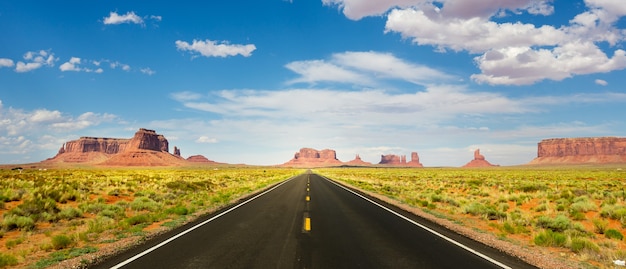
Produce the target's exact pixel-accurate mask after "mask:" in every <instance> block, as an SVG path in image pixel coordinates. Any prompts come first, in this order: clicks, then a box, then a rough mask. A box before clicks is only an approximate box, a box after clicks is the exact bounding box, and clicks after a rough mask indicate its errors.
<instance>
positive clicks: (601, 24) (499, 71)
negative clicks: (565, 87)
mask: <svg viewBox="0 0 626 269" xmlns="http://www.w3.org/2000/svg"><path fill="white" fill-rule="evenodd" d="M323 3H324V4H326V5H335V6H338V7H339V8H340V9H342V10H343V12H344V14H345V15H346V16H347V17H348V18H351V19H360V18H362V17H365V16H377V15H384V16H386V18H387V22H386V26H385V31H386V32H395V33H399V34H400V35H402V36H403V37H404V38H407V39H410V40H412V41H413V42H414V43H415V44H418V45H428V46H433V47H435V48H436V50H438V51H441V52H445V51H447V50H453V51H467V52H469V53H471V54H478V55H479V56H477V57H475V61H476V63H477V65H478V68H479V69H480V71H481V73H480V74H475V75H473V76H472V78H473V79H474V80H475V81H476V82H478V83H488V84H494V85H497V84H502V85H527V84H533V83H536V82H539V81H542V80H546V79H548V80H557V81H558V80H562V79H565V78H569V77H572V76H576V75H582V74H593V73H604V72H611V71H615V70H622V69H624V68H626V52H625V51H624V50H623V49H617V48H615V47H616V46H617V45H618V44H619V43H621V42H623V41H624V40H626V31H624V30H622V29H618V28H616V22H617V21H618V20H619V19H620V18H621V17H623V16H626V5H624V3H623V1H620V0H586V1H585V4H586V5H587V8H588V9H587V10H586V11H584V12H582V13H581V14H578V15H577V16H575V17H574V18H573V19H572V20H571V21H570V22H569V24H567V25H563V26H557V27H555V26H551V25H535V24H532V23H527V22H522V21H519V20H518V21H517V22H515V23H510V22H505V23H501V22H496V21H494V20H492V19H493V18H494V17H496V16H518V15H519V14H521V13H524V12H525V13H527V14H531V15H544V16H548V15H552V14H553V13H554V12H555V10H554V6H553V5H552V1H540V0H515V1H510V0H487V1H465V0H441V1H430V0H428V1H427V0H413V1H410V0H393V1H358V0H323ZM389 10H391V11H389ZM507 11H510V12H507ZM520 18H522V19H523V17H520ZM511 21H514V20H513V19H512V20H511ZM603 42H606V43H608V44H609V45H610V47H609V48H601V47H600V46H599V44H601V43H603ZM609 55H610V56H609Z"/></svg>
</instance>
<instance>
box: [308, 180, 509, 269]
mask: <svg viewBox="0 0 626 269" xmlns="http://www.w3.org/2000/svg"><path fill="white" fill-rule="evenodd" d="M320 176H321V177H322V178H324V179H326V180H328V181H329V182H331V183H333V184H335V185H337V186H339V187H341V188H342V189H344V190H347V191H349V192H351V193H353V194H354V195H356V196H358V197H361V198H362V199H364V200H366V201H368V202H370V203H372V204H375V205H377V206H378V207H380V208H382V209H384V210H387V211H389V212H390V213H392V214H394V215H396V216H398V217H400V218H402V219H404V220H406V221H408V222H410V223H412V224H414V225H416V226H418V227H420V228H422V229H424V230H426V231H428V232H430V233H432V234H434V235H436V236H439V237H441V238H442V239H444V240H446V241H448V242H450V243H452V244H454V245H456V246H458V247H460V248H462V249H465V250H467V251H469V252H471V253H473V254H475V255H477V256H479V257H481V258H483V259H485V260H487V261H489V262H491V263H493V264H495V265H497V266H500V267H501V268H505V269H513V268H512V267H509V266H508V265H506V264H503V263H501V262H499V261H497V260H494V259H493V258H491V257H489V256H487V255H485V254H483V253H481V252H479V251H477V250H474V249H473V248H470V247H468V246H466V245H463V244H462V243H460V242H457V241H455V240H454V239H452V238H450V237H447V236H445V235H443V234H441V233H439V232H437V231H435V230H433V229H431V228H428V227H426V226H424V225H423V224H420V223H418V222H416V221H414V220H412V219H409V218H407V217H405V216H403V215H401V214H399V213H397V212H395V211H393V210H391V209H389V208H387V207H385V206H383V205H381V204H379V203H377V202H375V201H373V200H372V199H369V198H367V197H365V196H363V195H361V194H359V193H357V192H355V191H353V190H351V189H348V188H346V187H344V186H343V185H341V184H339V183H337V182H335V181H333V180H331V179H329V178H327V177H325V176H322V175H320Z"/></svg>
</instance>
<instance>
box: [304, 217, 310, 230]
mask: <svg viewBox="0 0 626 269" xmlns="http://www.w3.org/2000/svg"><path fill="white" fill-rule="evenodd" d="M304 231H305V232H310V231H311V218H304Z"/></svg>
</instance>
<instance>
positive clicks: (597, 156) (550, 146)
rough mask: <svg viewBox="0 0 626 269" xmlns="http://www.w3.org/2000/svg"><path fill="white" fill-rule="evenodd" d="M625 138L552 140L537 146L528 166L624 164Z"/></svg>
mask: <svg viewBox="0 0 626 269" xmlns="http://www.w3.org/2000/svg"><path fill="white" fill-rule="evenodd" d="M625 162H626V138H623V137H585V138H552V139H544V140H541V142H539V143H538V144H537V158H535V159H534V160H532V161H531V162H530V164H567V163H625Z"/></svg>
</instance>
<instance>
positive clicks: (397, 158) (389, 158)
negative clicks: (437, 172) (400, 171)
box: [378, 152, 423, 167]
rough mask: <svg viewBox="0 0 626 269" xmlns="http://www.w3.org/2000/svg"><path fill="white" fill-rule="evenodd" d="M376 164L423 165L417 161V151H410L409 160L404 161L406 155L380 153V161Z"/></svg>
mask: <svg viewBox="0 0 626 269" xmlns="http://www.w3.org/2000/svg"><path fill="white" fill-rule="evenodd" d="M378 164H384V165H392V166H412V167H423V165H422V164H421V163H420V161H419V156H418V155H417V152H411V161H409V162H407V161H406V155H394V154H388V155H381V156H380V162H379V163H378Z"/></svg>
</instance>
